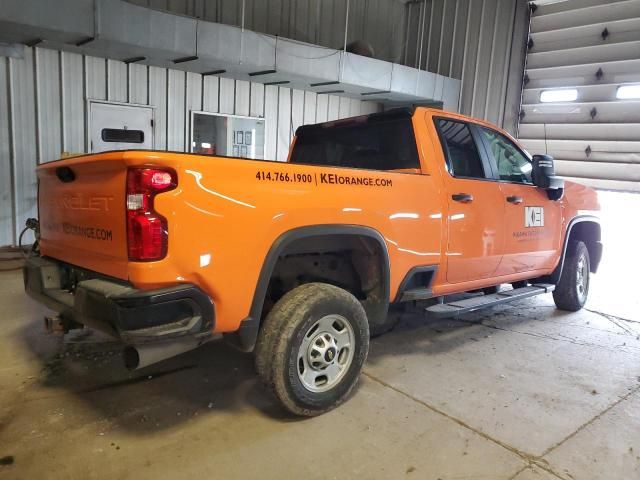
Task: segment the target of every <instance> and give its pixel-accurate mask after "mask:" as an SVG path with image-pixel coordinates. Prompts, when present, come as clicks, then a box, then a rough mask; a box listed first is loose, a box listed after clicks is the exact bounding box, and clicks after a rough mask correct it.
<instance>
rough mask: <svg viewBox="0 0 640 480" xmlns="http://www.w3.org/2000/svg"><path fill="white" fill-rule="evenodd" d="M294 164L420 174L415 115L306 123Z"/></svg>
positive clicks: (299, 133) (372, 116)
mask: <svg viewBox="0 0 640 480" xmlns="http://www.w3.org/2000/svg"><path fill="white" fill-rule="evenodd" d="M289 162H290V163H296V164H304V165H322V166H327V167H348V168H359V169H366V170H381V171H397V172H400V173H420V160H419V157H418V149H417V147H416V140H415V135H414V131H413V124H412V123H411V117H410V116H405V117H391V118H385V117H383V116H379V117H378V116H376V115H375V114H374V115H370V116H367V117H357V118H355V119H352V120H348V121H344V122H343V121H336V122H329V123H324V124H318V125H309V126H303V127H300V128H299V129H298V131H297V132H296V142H295V144H294V147H293V151H292V153H291V158H290V160H289Z"/></svg>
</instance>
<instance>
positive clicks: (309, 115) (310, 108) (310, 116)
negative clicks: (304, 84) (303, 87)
mask: <svg viewBox="0 0 640 480" xmlns="http://www.w3.org/2000/svg"><path fill="white" fill-rule="evenodd" d="M317 97H318V95H317V94H316V93H314V92H304V118H303V124H304V125H311V124H314V123H316V102H317V100H318V99H317Z"/></svg>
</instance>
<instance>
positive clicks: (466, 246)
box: [434, 118, 504, 283]
mask: <svg viewBox="0 0 640 480" xmlns="http://www.w3.org/2000/svg"><path fill="white" fill-rule="evenodd" d="M434 120H435V124H436V129H437V130H438V135H439V137H440V142H441V145H442V150H443V153H444V155H445V159H446V162H447V169H448V172H447V173H446V174H445V175H444V185H445V190H446V195H447V202H448V218H447V224H448V244H447V249H446V255H447V281H448V282H449V283H461V282H467V281H473V280H480V279H483V278H488V277H492V276H493V275H494V274H495V271H496V269H497V268H498V265H499V264H500V261H501V259H502V254H503V249H504V223H503V216H504V199H503V196H502V192H501V191H500V186H499V184H498V183H497V182H495V181H493V180H492V179H491V177H492V171H491V168H490V165H489V164H488V162H487V158H486V156H484V155H481V154H480V151H481V150H480V148H479V146H480V145H481V144H480V143H479V142H480V139H479V138H478V136H477V132H476V131H475V129H474V127H473V125H471V124H469V123H466V122H463V121H460V120H455V119H451V118H434Z"/></svg>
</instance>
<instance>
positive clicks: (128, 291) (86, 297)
mask: <svg viewBox="0 0 640 480" xmlns="http://www.w3.org/2000/svg"><path fill="white" fill-rule="evenodd" d="M23 273H24V285H25V290H26V292H27V294H29V296H31V297H32V298H34V299H36V300H38V301H39V302H41V303H43V304H45V305H46V306H48V307H49V308H51V309H52V310H55V311H57V312H60V313H61V314H62V315H63V316H67V318H69V319H71V320H73V321H75V322H78V323H81V324H84V325H87V326H90V327H93V328H96V329H98V330H102V331H103V332H106V333H108V334H110V335H112V336H114V337H116V338H120V339H121V340H122V341H124V342H125V343H129V344H136V343H145V342H148V341H156V340H163V339H168V338H175V337H180V336H184V335H196V336H199V335H209V334H210V333H211V331H212V330H213V328H214V325H215V311H214V305H213V302H212V301H211V299H210V297H209V296H208V295H207V294H205V293H204V292H203V291H202V290H201V289H200V288H198V287H197V286H195V285H191V284H180V285H175V286H171V287H167V288H162V289H158V290H137V289H135V288H133V287H132V286H130V285H127V284H126V283H122V282H119V281H116V280H113V279H107V278H104V277H98V276H97V274H96V277H95V278H87V279H84V280H80V281H77V282H75V283H73V289H72V290H73V293H71V291H70V290H71V288H70V286H71V281H70V278H75V277H77V276H76V275H74V267H72V266H69V265H66V264H64V263H62V262H58V261H55V260H52V259H48V258H42V257H33V258H30V259H29V260H27V262H26V264H25V267H24V269H23ZM89 273H91V272H89ZM85 277H86V276H85ZM88 277H91V275H88Z"/></svg>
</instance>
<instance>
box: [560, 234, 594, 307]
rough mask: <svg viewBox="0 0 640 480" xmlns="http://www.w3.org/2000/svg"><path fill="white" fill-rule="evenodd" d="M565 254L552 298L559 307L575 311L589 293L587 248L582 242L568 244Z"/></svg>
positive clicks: (585, 300) (589, 266) (581, 305)
mask: <svg viewBox="0 0 640 480" xmlns="http://www.w3.org/2000/svg"><path fill="white" fill-rule="evenodd" d="M566 255H567V256H566V258H565V260H564V265H563V267H562V274H561V275H560V281H559V282H558V284H557V285H556V289H555V290H554V291H553V300H554V302H555V303H556V307H558V308H559V309H561V310H567V311H570V312H577V311H578V310H580V309H581V308H582V307H584V304H585V303H586V302H587V297H588V295H589V283H590V268H591V264H590V260H589V250H588V249H587V246H586V245H585V244H584V242H576V243H573V244H571V245H569V247H568V249H567V253H566Z"/></svg>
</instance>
